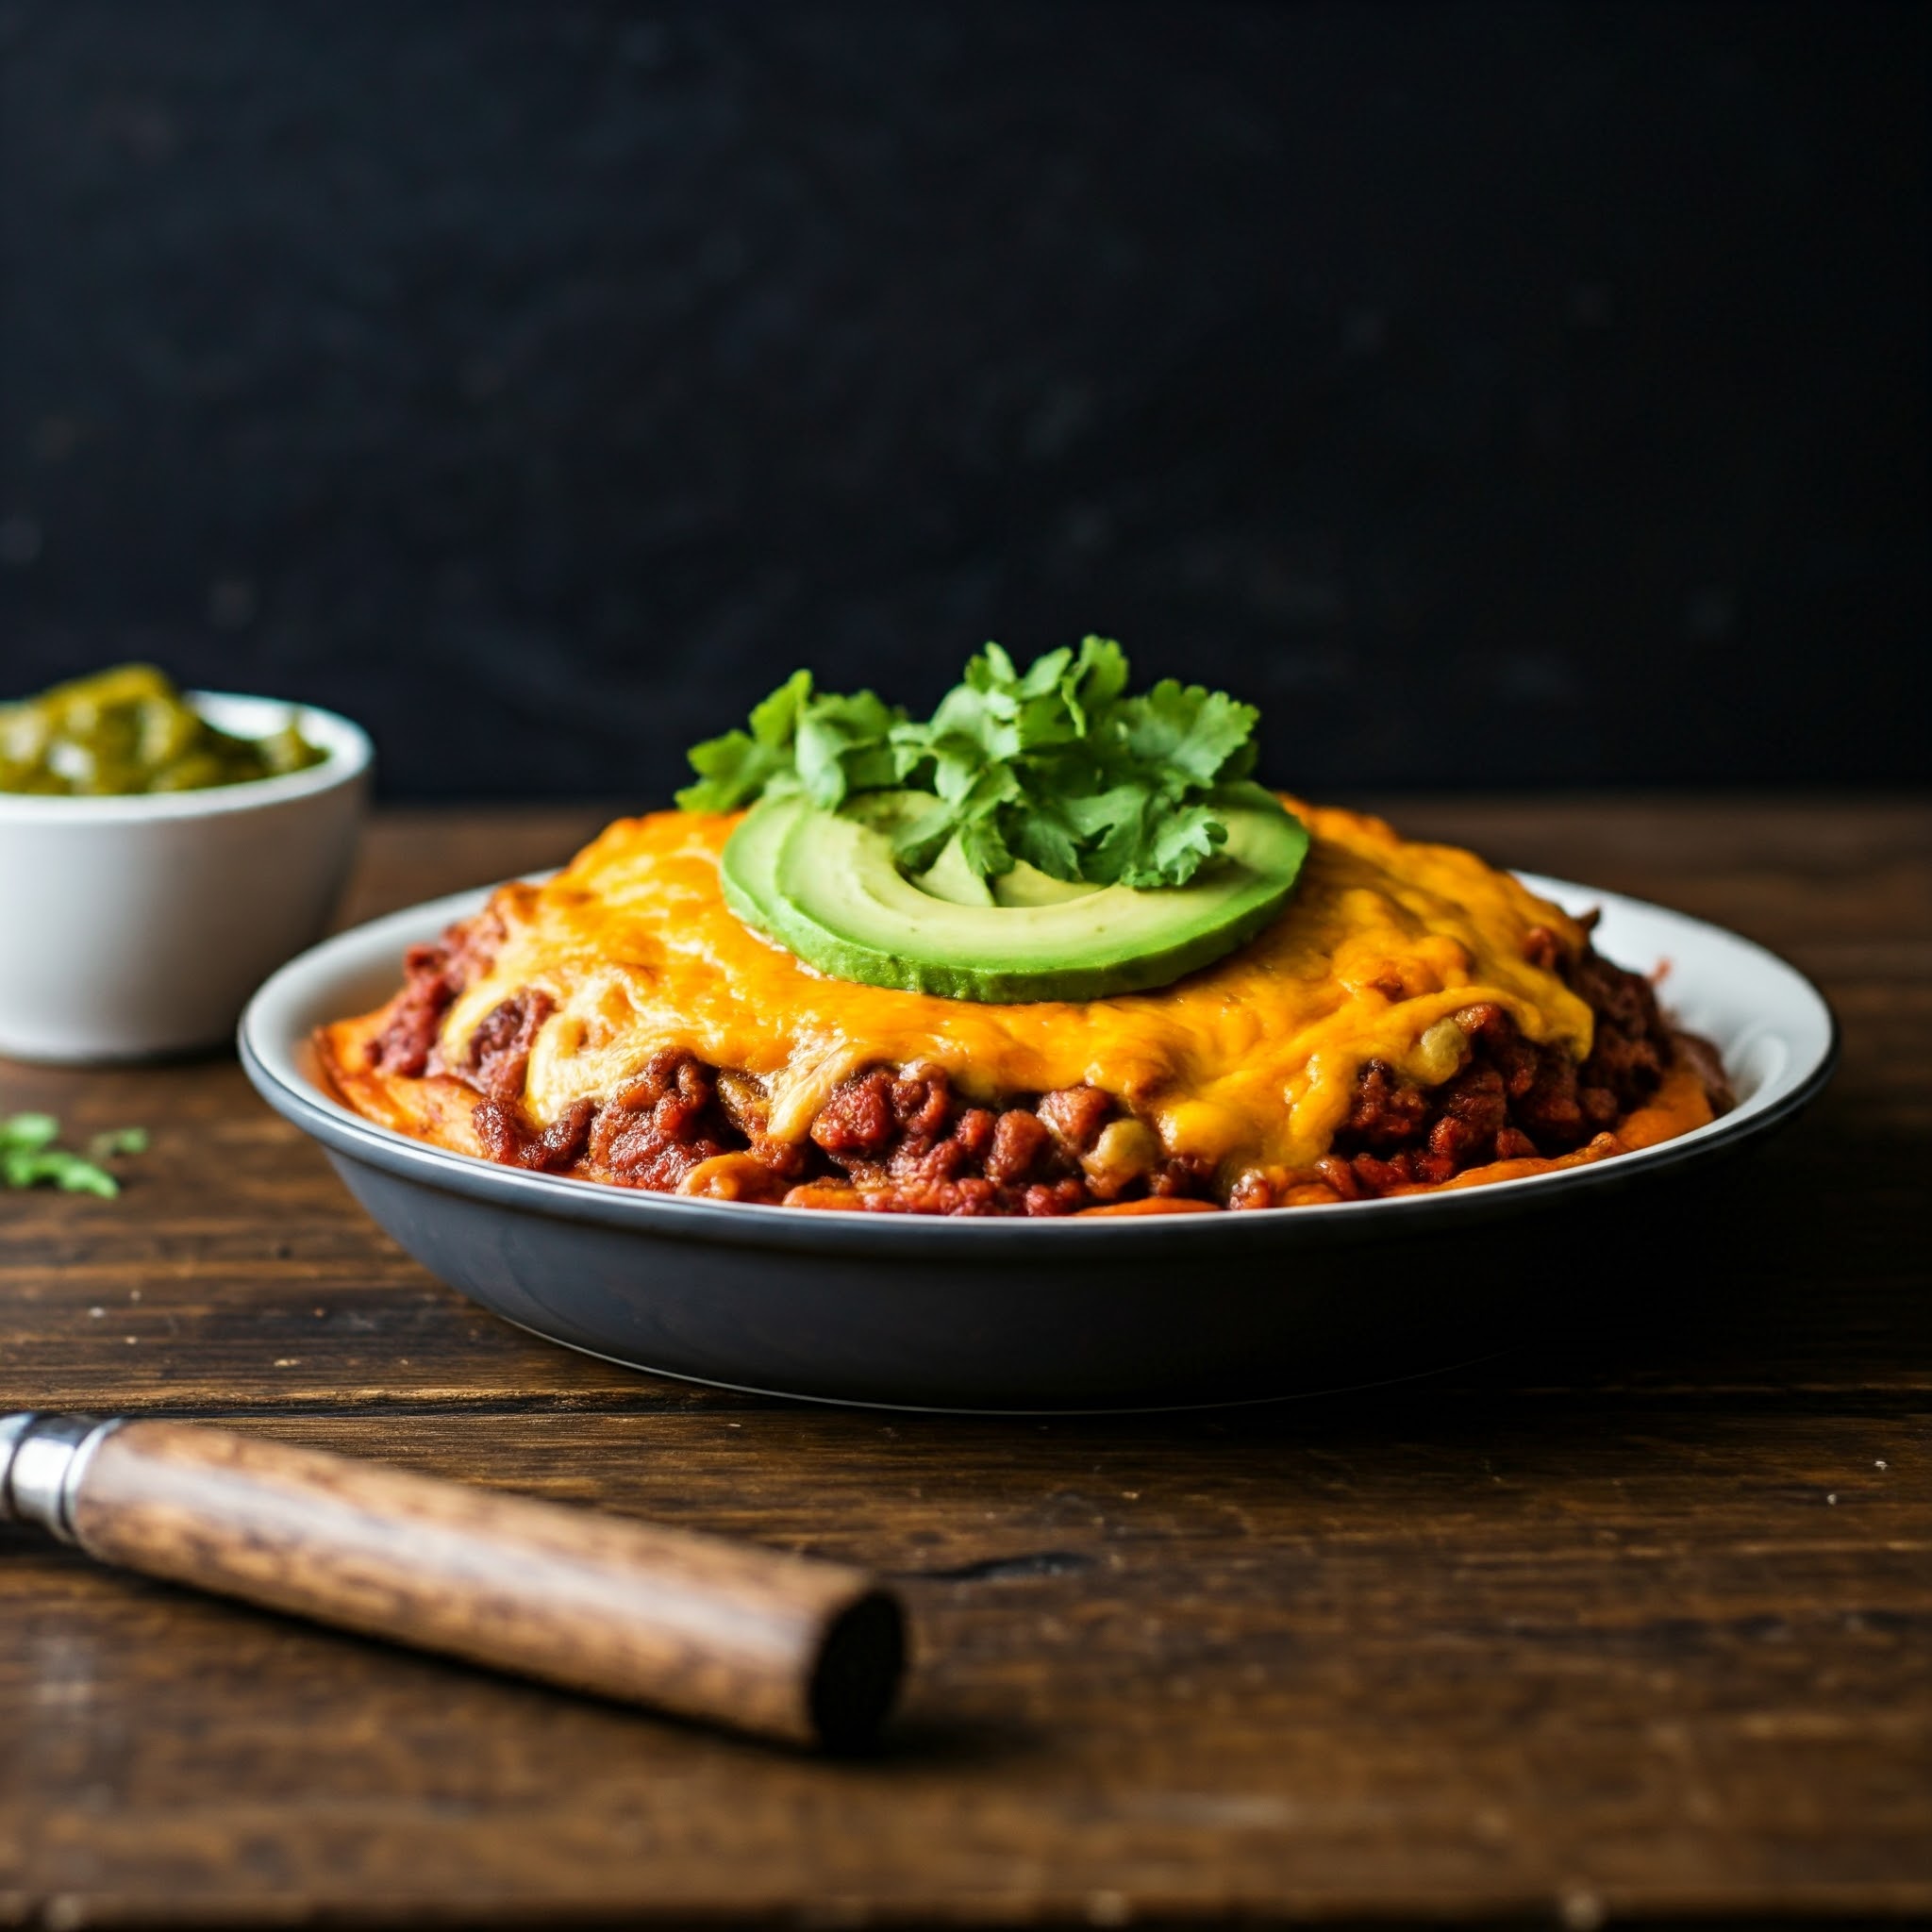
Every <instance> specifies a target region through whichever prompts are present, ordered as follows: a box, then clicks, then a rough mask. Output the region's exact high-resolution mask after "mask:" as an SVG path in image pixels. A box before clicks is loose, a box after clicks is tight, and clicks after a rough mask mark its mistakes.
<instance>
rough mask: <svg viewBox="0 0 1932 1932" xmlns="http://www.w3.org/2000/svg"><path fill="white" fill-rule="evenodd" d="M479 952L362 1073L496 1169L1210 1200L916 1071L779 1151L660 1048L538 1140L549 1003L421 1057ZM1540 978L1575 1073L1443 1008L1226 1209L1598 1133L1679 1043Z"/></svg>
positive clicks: (1114, 1134) (1120, 1121)
mask: <svg viewBox="0 0 1932 1932" xmlns="http://www.w3.org/2000/svg"><path fill="white" fill-rule="evenodd" d="M1531 939H1532V943H1534V941H1535V939H1536V935H1534V934H1533V935H1532V936H1531ZM489 950H491V941H490V939H489V937H488V936H487V935H486V936H484V937H483V938H481V939H480V940H479V939H477V938H475V937H474V936H470V935H460V936H458V935H453V936H452V938H451V939H450V940H449V941H445V943H444V944H443V945H441V946H422V947H417V948H415V949H414V950H413V951H412V952H411V953H410V955H409V957H408V986H407V988H406V990H405V991H404V993H403V994H402V996H401V997H400V998H399V1000H398V1001H397V1003H396V1006H395V1009H394V1013H393V1016H392V1017H391V1021H390V1024H389V1025H388V1027H387V1028H386V1029H385V1030H384V1032H383V1033H382V1035H381V1036H380V1037H379V1038H378V1040H377V1041H375V1045H374V1046H373V1047H372V1049H371V1058H372V1060H373V1061H374V1063H375V1064H377V1065H379V1066H381V1067H383V1068H384V1069H386V1070H387V1071H389V1072H391V1073H394V1074H404V1075H406V1076H408V1077H411V1078H415V1077H420V1076H422V1075H423V1074H425V1073H444V1074H451V1075H454V1076H455V1077H456V1078H458V1079H459V1080H462V1081H464V1082H465V1083H467V1084H468V1085H470V1086H472V1087H474V1088H475V1090H476V1091H477V1094H478V1099H477V1101H476V1105H475V1126H476V1131H477V1135H478V1138H479V1140H480V1141H481V1142H482V1144H483V1147H484V1149H485V1151H486V1152H487V1153H488V1154H489V1156H490V1158H491V1159H492V1160H497V1161H501V1162H503V1163H504V1164H505V1165H507V1166H512V1167H522V1168H527V1169H533V1170H537V1171H541V1172H544V1173H551V1174H563V1173H569V1174H577V1175H579V1176H581V1177H583V1178H585V1179H590V1180H598V1181H604V1182H609V1183H614V1184H616V1185H618V1186H621V1187H634V1188H648V1189H652V1190H655V1191H659V1192H670V1191H678V1190H683V1191H691V1192H699V1193H706V1194H710V1195H713V1196H714V1197H719V1198H726V1199H733V1200H749V1201H768V1202H773V1201H782V1202H786V1203H789V1204H791V1205H793V1206H805V1207H837V1208H866V1209H870V1210H872V1211H874V1212H878V1213H887V1214H974V1215H984V1214H995V1215H1057V1214H1072V1213H1076V1212H1078V1211H1079V1210H1080V1209H1081V1208H1094V1207H1103V1206H1108V1205H1112V1204H1114V1203H1118V1202H1125V1201H1132V1200H1138V1199H1143V1198H1147V1197H1150V1196H1152V1197H1161V1196H1166V1197H1172V1198H1178V1199H1188V1200H1200V1201H1208V1200H1211V1199H1213V1198H1214V1191H1213V1180H1214V1175H1213V1173H1212V1170H1211V1168H1210V1167H1209V1165H1208V1163H1206V1162H1204V1161H1200V1160H1196V1159H1192V1158H1186V1157H1175V1156H1173V1155H1169V1154H1167V1153H1165V1152H1164V1151H1163V1150H1162V1148H1161V1146H1160V1144H1159V1142H1158V1140H1157V1138H1156V1137H1155V1135H1154V1133H1153V1131H1152V1129H1150V1128H1149V1127H1148V1126H1147V1125H1146V1124H1144V1123H1143V1122H1141V1121H1140V1120H1137V1119H1136V1118H1135V1117H1134V1116H1133V1115H1132V1114H1131V1112H1129V1111H1128V1110H1127V1109H1126V1108H1124V1107H1122V1106H1121V1105H1120V1104H1119V1103H1118V1102H1117V1101H1116V1100H1115V1099H1114V1098H1113V1097H1112V1096H1111V1095H1109V1094H1107V1093H1105V1092H1103V1091H1100V1090H1099V1089H1098V1088H1094V1087H1073V1088H1066V1089H1063V1090H1061V1091H1058V1092H1053V1093H1044V1094H1039V1095H1028V1096H1024V1097H1022V1098H1017V1099H1015V1100H1013V1101H1011V1102H1009V1103H1008V1104H1007V1105H1005V1106H1002V1107H998V1108H993V1107H984V1106H980V1105H978V1104H976V1103H975V1102H973V1101H971V1100H969V1099H967V1098H965V1097H963V1096H961V1095H960V1094H958V1093H957V1092H956V1091H954V1089H953V1086H952V1083H951V1081H950V1080H949V1078H948V1077H947V1075H946V1074H945V1073H944V1072H943V1071H942V1070H941V1069H939V1068H935V1067H874V1068H872V1069H870V1070H869V1071H867V1072H864V1073H861V1074H857V1075H855V1076H854V1077H853V1078H851V1079H849V1080H847V1081H845V1082H844V1083H843V1084H842V1085H841V1086H840V1087H839V1088H838V1089H837V1090H836V1091H834V1093H833V1094H832V1096H831V1098H830V1099H829V1100H828V1101H827V1102H826V1103H825V1105H824V1108H822V1109H821V1110H820V1112H819V1115H818V1118H817V1119H816V1120H815V1121H814V1122H813V1124H812V1127H811V1133H810V1137H809V1140H808V1141H807V1142H805V1143H804V1144H794V1143H791V1142H783V1141H774V1140H773V1139H772V1138H771V1137H770V1135H769V1133H768V1132H767V1131H766V1126H767V1115H766V1105H765V1095H764V1090H763V1088H762V1086H761V1085H760V1083H759V1082H758V1081H757V1080H756V1079H754V1078H752V1077H751V1076H749V1075H747V1074H739V1073H734V1072H731V1071H730V1070H720V1069H716V1068H712V1067H708V1066H705V1065H703V1064H702V1063H701V1062H700V1061H698V1060H696V1059H694V1058H692V1057H691V1055H689V1054H686V1053H681V1052H675V1051H667V1052H664V1053H660V1054H658V1056H657V1057H656V1058H654V1059H653V1060H652V1061H651V1062H650V1064H649V1065H648V1066H647V1067H646V1068H645V1070H644V1072H643V1073H642V1074H641V1075H640V1076H639V1077H638V1078H637V1079H636V1080H634V1081H633V1082H632V1083H631V1084H630V1085H629V1086H628V1087H626V1088H625V1090H624V1091H622V1092H621V1093H619V1094H617V1095H616V1096H614V1097H613V1098H611V1099H609V1100H608V1101H604V1102H602V1103H598V1102H592V1101H589V1100H581V1101H578V1102H576V1103H575V1104H574V1105H573V1106H572V1107H571V1108H569V1109H568V1110H567V1111H566V1112H565V1113H564V1115H563V1116H562V1117H561V1118H560V1119H558V1120H557V1121H554V1122H552V1123H551V1124H549V1125H547V1126H544V1127H541V1128H539V1127H538V1126H536V1125H534V1124H531V1123H530V1122H528V1121H527V1120H526V1119H525V1116H524V1114H523V1112H522V1109H521V1105H520V1097H521V1094H522V1092H523V1088H524V1081H525V1074H526V1071H527V1068H528V1063H529V1056H530V1046H531V1042H532V1041H533V1040H534V1039H535V1037H536V1034H537V1029H538V1028H539V1027H540V1026H541V1024H543V1022H544V1020H545V1019H547V1018H548V1017H549V1015H550V1013H551V1011H552V1010H553V1004H552V1002H551V1000H550V998H549V996H548V995H547V994H545V993H543V992H541V991H537V990H534V989H531V990H526V991H523V992H520V993H517V994H515V995H514V996H512V997H511V998H509V999H508V1000H505V1001H504V1002H503V1003H502V1004H501V1005H500V1006H498V1007H497V1008H494V1009H493V1010H492V1011H491V1012H490V1013H489V1014H488V1015H486V1016H485V1018H484V1019H483V1021H482V1022H481V1024H479V1025H478V1026H477V1027H476V1028H475V1032H474V1033H473V1034H472V1035H471V1038H470V1041H469V1044H468V1047H467V1048H466V1050H465V1054H464V1057H463V1060H462V1063H461V1064H460V1065H455V1066H442V1065H440V1064H439V1063H438V1056H437V1053H436V1048H435V1041H436V1035H437V1030H438V1028H439V1026H440V1025H441V1020H442V1016H443V1014H444V1013H445V1012H446V1011H447V1010H448V1008H449V1006H450V1003H451V1002H452V1001H453V1000H454V999H455V998H456V997H457V995H458V993H459V992H460V991H462V990H463V988H464V986H465V985H467V984H468V983H469V982H470V980H471V978H472V977H473V976H474V975H475V974H476V973H477V972H479V971H481V970H482V969H483V965H484V962H485V961H486V960H487V955H488V952H489ZM1550 950H1551V952H1552V953H1553V954H1554V952H1555V950H1556V949H1555V945H1554V941H1552V942H1551V948H1550ZM1553 963H1556V964H1557V967H1558V970H1560V971H1561V972H1562V974H1563V976H1564V978H1565V979H1566V980H1567V981H1568V983H1569V984H1570V985H1571V986H1572V987H1573V988H1574V990H1575V991H1576V992H1577V993H1578V994H1580V995H1581V996H1582V997H1583V998H1584V999H1585V1000H1586V1001H1587V1002H1588V1003H1589V1005H1590V1006H1591V1009H1592V1011H1593V1012H1594V1013H1595V1015H1596V1029H1595V1038H1594V1041H1593V1042H1592V1045H1591V1055H1590V1058H1588V1059H1587V1060H1585V1061H1584V1062H1583V1063H1582V1064H1581V1065H1578V1064H1577V1063H1576V1062H1575V1061H1574V1060H1572V1059H1571V1058H1569V1056H1568V1055H1567V1054H1565V1053H1564V1052H1563V1051H1562V1049H1561V1048H1559V1047H1552V1046H1539V1045H1538V1044H1537V1043H1536V1042H1535V1041H1530V1040H1527V1039H1525V1038H1524V1036H1523V1034H1522V1033H1521V1032H1520V1031H1519V1030H1518V1028H1517V1026H1516V1024H1515V1022H1514V1020H1512V1019H1511V1018H1510V1016H1509V1015H1508V1013H1507V1012H1506V1011H1505V1010H1504V1009H1503V1008H1500V1007H1497V1006H1493V1005H1491V1004H1489V1003H1487V1002H1477V1003H1475V1004H1473V1005H1471V1006H1469V1007H1466V1008H1463V1009H1462V1010H1461V1011H1460V1012H1458V1013H1457V1014H1456V1015H1455V1023H1456V1024H1457V1026H1458V1027H1459V1028H1460V1029H1461V1031H1462V1033H1463V1035H1464V1036H1465V1041H1466V1048H1465V1058H1464V1062H1463V1065H1462V1068H1461V1071H1460V1072H1458V1073H1457V1074H1455V1075H1454V1076H1453V1077H1452V1078H1451V1079H1449V1080H1447V1081H1445V1082H1444V1083H1443V1084H1441V1086H1437V1087H1430V1088H1424V1087H1421V1086H1418V1085H1417V1084H1416V1083H1415V1082H1414V1081H1412V1080H1409V1079H1407V1078H1406V1077H1405V1076H1404V1075H1402V1074H1399V1073H1398V1072H1397V1071H1396V1070H1395V1069H1394V1068H1393V1067H1392V1066H1391V1065H1389V1064H1388V1063H1387V1062H1386V1061H1382V1060H1371V1061H1369V1062H1368V1064H1367V1065H1365V1066H1364V1067H1363V1068H1362V1070H1361V1073H1360V1074H1359V1075H1358V1077H1357V1083H1356V1092H1355V1102H1354V1106H1353V1108H1351V1110H1350V1112H1349V1116H1348V1119H1347V1120H1346V1122H1345V1123H1344V1124H1343V1125H1342V1127H1341V1131H1340V1132H1339V1133H1338V1134H1337V1135H1336V1137H1335V1142H1334V1145H1333V1147H1332V1149H1331V1150H1330V1152H1329V1154H1328V1155H1327V1156H1326V1158H1324V1159H1323V1160H1322V1161H1321V1162H1319V1163H1318V1165H1317V1167H1316V1168H1315V1169H1314V1170H1313V1171H1312V1172H1310V1173H1307V1174H1296V1175H1294V1176H1292V1177H1291V1180H1290V1181H1289V1182H1288V1183H1287V1184H1286V1185H1284V1184H1282V1183H1281V1182H1279V1181H1270V1180H1268V1179H1266V1178H1264V1177H1262V1176H1259V1175H1256V1176H1251V1177H1249V1178H1248V1179H1246V1180H1244V1181H1243V1182H1242V1183H1241V1184H1240V1185H1238V1186H1237V1188H1236V1190H1235V1192H1234V1196H1233V1198H1232V1199H1231V1200H1230V1202H1229V1204H1228V1205H1229V1206H1230V1207H1234V1208H1255V1207H1273V1206H1280V1205H1283V1204H1284V1203H1292V1204H1295V1205H1308V1204H1313V1203H1317V1202H1322V1201H1359V1200H1368V1199H1373V1198H1374V1197H1376V1196H1379V1195H1383V1194H1388V1193H1392V1192H1395V1191H1400V1190H1403V1189H1406V1188H1411V1187H1416V1186H1421V1185H1429V1184H1434V1183H1439V1182H1441V1181H1446V1180H1449V1179H1451V1178H1453V1177H1454V1176H1455V1175H1456V1174H1460V1173H1462V1172H1464V1171H1465V1170H1466V1169H1468V1168H1472V1167H1480V1166H1484V1165H1487V1164H1488V1163H1490V1162H1491V1161H1497V1160H1511V1159H1520V1158H1531V1157H1548V1156H1554V1155H1560V1154H1568V1153H1572V1152H1574V1150H1575V1149H1577V1148H1579V1147H1582V1146H1584V1145H1585V1144H1587V1143H1588V1142H1589V1141H1591V1140H1592V1139H1594V1138H1595V1137H1596V1136H1597V1135H1599V1134H1601V1133H1604V1132H1606V1131H1607V1129H1609V1128H1610V1127H1612V1126H1614V1125H1615V1124H1616V1123H1617V1122H1618V1121H1619V1120H1620V1119H1621V1118H1622V1117H1623V1116H1624V1115H1625V1114H1626V1113H1628V1112H1629V1111H1630V1110H1631V1109H1632V1108H1637V1107H1641V1105H1642V1104H1643V1103H1644V1102H1645V1101H1646V1100H1648V1099H1649V1098H1650V1097H1651V1096H1652V1095H1653V1094H1655V1093H1656V1091H1657V1088H1658V1086H1659V1085H1660V1084H1661V1082H1662V1079H1663V1075H1664V1073H1665V1070H1666V1069H1667V1068H1668V1067H1669V1066H1670V1065H1671V1064H1672V1062H1673V1060H1674V1058H1676V1055H1677V1052H1678V1041H1677V1040H1676V1039H1675V1038H1674V1036H1673V1034H1672V1032H1671V1030H1670V1028H1669V1026H1668V1025H1667V1024H1665V1022H1664V1019H1663V1017H1662V1015H1661V1014H1660V1013H1659V1011H1658V1010H1657V997H1656V994H1655V993H1654V991H1652V989H1651V986H1650V983H1649V981H1648V980H1646V979H1644V978H1643V977H1641V975H1640V974H1635V973H1626V972H1624V970H1623V969H1622V968H1621V967H1618V966H1614V965H1612V964H1610V962H1609V961H1607V960H1606V959H1604V958H1600V957H1599V956H1598V955H1597V954H1596V953H1595V952H1593V951H1591V950H1586V951H1585V952H1584V953H1583V954H1582V955H1581V956H1580V957H1579V958H1575V959H1573V960H1570V961H1568V962H1567V963H1565V962H1562V961H1561V960H1555V961H1554V962H1553ZM1707 1084H1708V1083H1707ZM1714 1097H1717V1096H1716V1095H1715V1094H1714Z"/></svg>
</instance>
